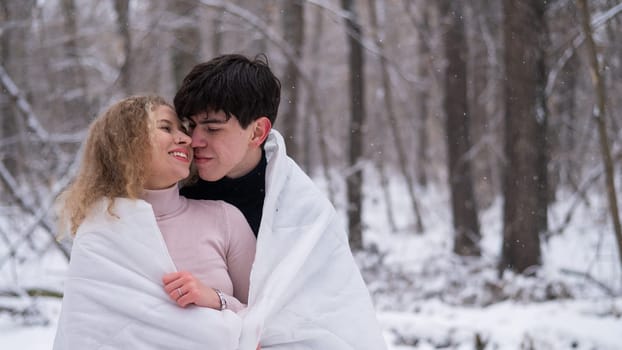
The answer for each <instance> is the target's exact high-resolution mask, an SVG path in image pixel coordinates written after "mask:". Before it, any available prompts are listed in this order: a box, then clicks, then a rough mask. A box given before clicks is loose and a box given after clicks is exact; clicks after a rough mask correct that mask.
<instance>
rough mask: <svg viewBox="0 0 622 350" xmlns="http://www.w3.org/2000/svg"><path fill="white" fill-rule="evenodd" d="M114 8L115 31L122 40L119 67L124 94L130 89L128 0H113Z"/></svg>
mask: <svg viewBox="0 0 622 350" xmlns="http://www.w3.org/2000/svg"><path fill="white" fill-rule="evenodd" d="M114 9H115V11H116V13H117V31H118V32H119V35H120V36H121V39H122V40H123V63H122V64H121V69H119V80H120V85H121V89H122V90H123V93H124V94H125V95H128V94H130V92H131V91H132V85H131V82H132V76H131V73H132V69H131V64H132V36H131V32H130V1H129V0H114Z"/></svg>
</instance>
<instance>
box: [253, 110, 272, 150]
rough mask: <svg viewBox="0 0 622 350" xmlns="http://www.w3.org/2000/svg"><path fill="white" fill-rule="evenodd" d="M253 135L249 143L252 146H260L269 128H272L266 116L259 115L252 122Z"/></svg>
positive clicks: (268, 132)
mask: <svg viewBox="0 0 622 350" xmlns="http://www.w3.org/2000/svg"><path fill="white" fill-rule="evenodd" d="M253 124H254V125H253V136H252V139H251V143H252V144H253V145H254V146H257V147H259V146H261V145H262V144H263V142H264V141H265V140H266V138H267V137H268V134H270V130H271V129H272V122H270V119H268V118H267V117H259V118H257V119H256V120H255V121H254V122H253Z"/></svg>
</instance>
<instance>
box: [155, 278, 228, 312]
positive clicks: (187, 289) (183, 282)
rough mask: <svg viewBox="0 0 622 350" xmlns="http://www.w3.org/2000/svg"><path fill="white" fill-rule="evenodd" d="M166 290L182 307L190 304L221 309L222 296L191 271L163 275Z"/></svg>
mask: <svg viewBox="0 0 622 350" xmlns="http://www.w3.org/2000/svg"><path fill="white" fill-rule="evenodd" d="M162 282H163V283H164V290H165V291H166V293H167V294H168V296H169V297H170V298H171V300H173V301H174V302H176V303H177V305H179V306H181V307H186V306H187V305H190V304H195V305H198V306H203V307H209V308H212V309H216V310H220V298H219V297H218V294H216V291H215V290H214V289H212V288H210V287H208V286H206V285H204V284H203V283H201V281H199V280H198V279H197V278H196V277H194V276H193V275H192V274H191V273H190V272H186V271H180V272H172V273H167V274H166V275H164V277H162Z"/></svg>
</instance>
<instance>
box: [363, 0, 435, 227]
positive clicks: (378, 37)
mask: <svg viewBox="0 0 622 350" xmlns="http://www.w3.org/2000/svg"><path fill="white" fill-rule="evenodd" d="M368 4H369V14H370V23H371V31H372V33H373V36H374V40H375V42H376V46H378V53H379V56H380V72H381V80H382V91H383V94H382V96H383V97H384V98H383V100H384V113H386V115H387V123H388V124H389V125H390V126H391V129H390V130H391V138H392V139H393V141H394V143H395V150H396V152H397V161H398V163H399V167H400V172H401V173H402V177H403V178H404V182H405V183H406V187H407V189H408V195H409V197H410V203H411V206H412V208H413V218H414V221H415V227H416V231H417V232H418V233H423V220H422V219H421V214H420V213H419V205H418V203H417V197H416V195H415V184H414V180H413V178H412V177H411V176H410V174H409V172H408V157H407V156H406V149H405V147H404V144H403V142H402V137H401V134H400V127H399V121H398V120H397V116H396V114H395V111H394V108H393V96H392V95H393V94H392V91H391V79H390V77H389V69H388V67H387V58H386V56H385V52H384V45H383V40H384V35H382V34H381V29H380V25H379V24H378V16H377V11H376V0H369V1H368ZM383 12H384V11H383ZM384 113H383V114H384Z"/></svg>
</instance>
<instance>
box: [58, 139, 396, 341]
mask: <svg viewBox="0 0 622 350" xmlns="http://www.w3.org/2000/svg"><path fill="white" fill-rule="evenodd" d="M265 150H266V156H267V158H268V165H267V169H266V197H265V202H264V210H263V216H262V221H261V226H260V229H259V236H258V240H257V252H256V256H255V261H254V263H253V268H252V271H251V277H250V278H251V281H250V291H249V303H248V307H247V308H246V309H245V310H243V311H242V312H241V313H240V314H238V315H236V314H234V313H233V312H231V311H228V310H225V311H224V312H220V311H216V310H212V309H208V308H201V307H192V306H191V307H187V308H181V307H179V306H177V305H176V304H175V303H173V302H172V301H171V300H170V299H169V298H168V295H166V293H165V292H164V288H163V285H162V282H161V279H162V276H163V275H164V274H166V273H169V272H173V271H175V270H176V269H175V265H174V264H173V262H172V260H171V258H170V255H169V254H168V251H167V248H166V245H165V243H164V240H163V238H162V235H161V233H160V231H159V229H158V227H157V224H156V221H155V216H154V214H153V210H152V208H151V206H150V205H149V204H148V203H147V202H144V201H141V200H136V201H132V200H128V199H122V198H118V199H116V200H115V207H114V213H115V214H116V216H110V215H109V214H108V213H107V209H106V208H107V204H108V202H107V201H101V202H100V203H98V205H96V206H95V207H94V208H93V211H92V213H91V215H90V216H89V217H88V219H87V220H85V222H84V223H83V224H82V225H81V226H80V228H79V230H78V233H77V236H76V238H75V240H74V244H73V247H72V253H71V261H70V264H69V269H68V275H67V279H66V283H65V290H64V293H65V294H64V298H63V307H62V311H61V316H60V319H59V325H58V330H57V335H56V339H55V343H54V350H83V349H102V350H104V349H106V350H107V349H149V350H162V349H176V350H180V349H181V350H184V349H196V350H199V349H206V350H210V349H215V350H230V349H231V350H234V349H239V350H255V349H256V346H257V344H258V343H260V344H261V348H262V349H278V350H281V349H282V350H285V349H287V350H303V349H305V350H382V349H386V345H385V343H384V341H383V338H382V334H381V332H380V327H379V326H378V323H377V320H376V316H375V311H374V308H373V306H372V303H371V299H370V296H369V293H368V291H367V288H366V287H365V283H364V282H363V279H362V277H361V274H360V272H359V270H358V268H357V266H356V264H355V261H354V259H353V257H352V253H351V252H350V248H349V246H348V239H347V235H346V233H345V230H344V227H343V224H342V223H341V222H340V220H339V219H338V215H337V213H336V211H335V209H334V208H333V206H332V205H331V204H330V202H329V201H328V199H327V198H326V196H325V195H323V194H322V193H321V192H320V191H319V189H318V188H317V187H316V186H315V185H314V184H313V182H312V181H311V179H310V178H309V177H307V176H306V175H305V174H304V172H302V170H300V168H298V166H297V165H296V164H295V163H294V161H293V160H291V159H290V158H289V157H287V156H286V154H285V145H284V142H283V139H282V137H281V135H280V134H278V132H276V131H275V130H273V131H272V132H271V133H270V135H269V138H268V140H267V142H266V145H265Z"/></svg>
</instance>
